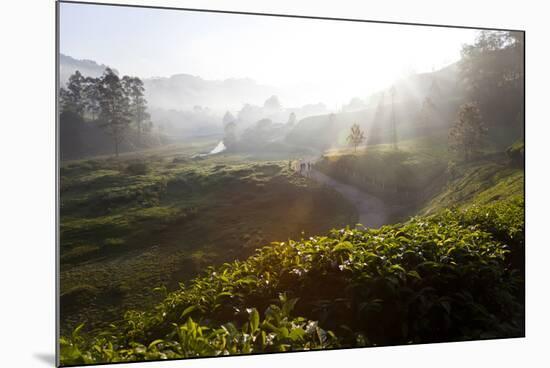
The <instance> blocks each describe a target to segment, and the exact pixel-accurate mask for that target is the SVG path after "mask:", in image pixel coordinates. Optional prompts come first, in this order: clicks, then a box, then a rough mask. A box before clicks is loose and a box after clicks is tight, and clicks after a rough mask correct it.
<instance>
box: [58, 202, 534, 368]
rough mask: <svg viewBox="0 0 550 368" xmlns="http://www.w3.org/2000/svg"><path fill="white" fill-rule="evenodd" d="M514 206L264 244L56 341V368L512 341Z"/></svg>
mask: <svg viewBox="0 0 550 368" xmlns="http://www.w3.org/2000/svg"><path fill="white" fill-rule="evenodd" d="M522 206H523V203H522V202H521V201H520V200H517V199H516V200H513V201H508V202H506V203H501V204H495V205H490V206H474V207H471V208H470V209H468V210H465V211H458V210H455V211H450V210H448V211H444V212H442V213H440V214H438V215H432V216H426V217H416V218H413V219H411V220H410V221H409V222H407V223H405V224H402V225H392V226H384V227H382V228H380V229H364V230H360V229H350V228H345V229H340V230H333V231H331V232H330V233H329V234H328V235H326V236H316V237H311V238H308V239H302V240H300V241H293V240H289V241H287V242H282V243H272V244H271V245H269V246H265V247H263V248H261V249H259V250H258V251H257V253H256V254H255V255H253V256H251V257H249V258H248V259H246V260H244V261H235V262H232V263H226V264H224V265H222V266H220V267H216V268H212V267H210V268H208V269H207V270H206V271H205V272H204V273H203V274H202V275H201V276H199V277H197V278H195V279H193V280H192V281H191V282H190V284H189V285H183V284H182V285H181V287H180V289H179V290H177V291H174V292H171V293H168V294H167V295H166V297H165V299H164V301H163V302H162V303H160V304H159V305H157V306H156V307H155V308H154V309H153V310H151V311H147V312H138V311H128V312H127V313H126V315H125V318H124V320H123V321H119V322H117V323H115V324H114V325H113V326H112V328H111V329H109V330H104V331H94V332H91V333H87V334H81V333H80V331H76V332H75V333H74V334H73V336H72V337H64V338H63V339H62V341H61V345H62V346H61V347H62V349H61V357H62V363H63V364H76V363H79V362H80V363H82V362H86V363H89V362H94V363H97V362H110V361H129V360H147V359H168V358H176V357H191V356H198V355H201V356H202V355H221V354H243V353H251V352H263V351H287V350H307V349H316V348H327V347H354V346H377V345H393V344H407V343H427V342H439V341H458V340H470V339H483V338H495V337H517V336H523V334H524V324H523V323H524V317H523V316H524V311H523V304H522V300H521V297H520V295H521V294H522V290H523V278H522V275H521V273H518V272H517V271H516V270H514V269H513V267H512V266H513V265H514V262H510V258H509V257H510V255H511V254H513V252H514V248H515V247H516V246H519V244H523V242H522V239H523V228H524V226H523V213H522V211H523V207H522ZM511 250H512V253H511ZM518 252H519V250H518ZM161 290H165V289H161ZM277 300H279V305H275V304H274V302H275V301H277ZM260 311H265V312H264V313H263V316H264V318H263V320H261V321H260V319H261V318H260V313H259V312H260ZM292 311H294V313H291V312H292ZM320 326H322V328H321V327H320ZM329 331H331V332H329Z"/></svg>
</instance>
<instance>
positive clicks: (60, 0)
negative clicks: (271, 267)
mask: <svg viewBox="0 0 550 368" xmlns="http://www.w3.org/2000/svg"><path fill="white" fill-rule="evenodd" d="M57 2H58V3H65V4H84V5H104V6H115V7H122V8H141V9H158V10H180V11H191V12H201V13H217V14H238V15H259V16H264V17H284V18H298V19H317V20H336V21H347V22H360V23H379V24H399V25H404V26H421V27H438V28H460V29H475V30H484V31H508V32H525V30H522V29H509V28H491V27H474V26H458V25H449V24H430V23H414V22H399V21H384V20H372V19H358V18H339V17H323V16H314V15H295V14H281V13H258V12H246V11H236V10H214V9H198V8H176V7H171V6H158V5H136V4H120V3H101V2H96V1H90V2H88V1H78V0H58V1H57Z"/></svg>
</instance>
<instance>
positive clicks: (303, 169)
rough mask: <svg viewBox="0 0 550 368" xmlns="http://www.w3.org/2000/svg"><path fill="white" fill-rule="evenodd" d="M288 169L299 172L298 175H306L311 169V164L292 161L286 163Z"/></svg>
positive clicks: (309, 162)
mask: <svg viewBox="0 0 550 368" xmlns="http://www.w3.org/2000/svg"><path fill="white" fill-rule="evenodd" d="M288 168H289V169H293V168H294V170H296V171H298V172H300V174H305V175H308V174H309V172H310V171H311V169H312V168H313V163H311V161H303V160H301V159H300V160H298V161H296V162H293V161H292V160H289V161H288Z"/></svg>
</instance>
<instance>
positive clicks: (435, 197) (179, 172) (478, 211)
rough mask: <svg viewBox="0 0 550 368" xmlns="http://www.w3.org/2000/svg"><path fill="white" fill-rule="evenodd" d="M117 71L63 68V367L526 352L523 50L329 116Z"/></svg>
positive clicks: (467, 60) (514, 45) (407, 82)
mask: <svg viewBox="0 0 550 368" xmlns="http://www.w3.org/2000/svg"><path fill="white" fill-rule="evenodd" d="M98 61H101V60H98ZM115 67H116V68H118V66H117V65H113V66H110V65H109V66H106V65H102V64H98V63H96V62H95V61H91V60H79V59H76V58H73V57H71V56H68V55H63V54H62V55H61V57H60V74H59V77H60V91H59V123H58V132H59V142H60V143H59V144H60V145H59V157H60V165H59V178H60V180H59V205H60V209H59V211H60V212H59V214H60V218H59V220H60V227H59V236H60V246H59V262H60V299H59V300H60V330H61V335H62V338H61V341H60V344H61V361H62V364H63V365H73V364H90V363H104V362H123V361H136V360H158V359H173V358H188V357H198V356H218V355H230V354H248V353H258V352H274V351H294V350H312V349H329V348H340V347H364V346H385V345H397V344H415V343H429V342H444V341H465V340H474V339H489V338H505V337H521V336H524V333H525V332H524V273H525V269H524V263H525V262H524V261H525V258H524V142H523V134H524V132H523V129H524V106H523V103H524V99H523V94H524V85H523V35H522V34H521V33H518V32H504V31H502V32H501V31H481V32H478V33H477V35H476V38H475V39H474V40H472V42H471V43H469V44H464V45H463V46H462V48H461V52H460V59H459V60H457V61H456V62H452V63H449V64H448V65H446V66H444V67H442V68H438V69H436V70H432V71H429V72H421V73H420V72H418V73H417V72H414V73H413V72H411V73H408V74H407V75H404V76H399V75H396V76H394V80H395V81H394V82H393V83H390V84H388V85H386V86H385V87H382V88H379V89H378V88H377V89H376V90H374V91H372V92H371V93H369V94H368V95H367V96H363V97H354V94H353V92H347V91H345V90H342V91H340V92H339V93H341V94H342V95H343V96H345V98H346V99H347V101H348V102H346V103H341V104H340V105H339V106H336V107H335V106H334V104H330V103H324V102H319V100H317V99H314V98H313V97H312V99H309V98H308V94H304V93H303V92H302V90H300V91H298V92H299V93H301V94H302V95H301V100H300V101H305V102H304V103H298V102H296V101H298V100H292V99H291V98H290V97H288V99H286V100H285V96H290V93H289V92H288V91H283V89H282V88H279V87H272V86H270V85H267V84H260V83H257V82H255V81H254V80H252V79H249V78H233V79H225V80H208V79H203V78H201V77H196V76H191V75H187V74H179V75H174V76H172V77H152V78H141V77H137V76H128V75H126V72H125V70H122V69H120V70H119V69H115ZM327 88H329V87H327ZM365 90H369V91H371V89H369V88H368V86H365ZM295 92H296V93H298V92H297V91H295ZM285 101H291V102H285Z"/></svg>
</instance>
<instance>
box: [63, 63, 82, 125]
mask: <svg viewBox="0 0 550 368" xmlns="http://www.w3.org/2000/svg"><path fill="white" fill-rule="evenodd" d="M84 82H85V78H84V77H83V76H82V74H80V72H79V71H78V70H77V71H75V72H74V74H72V75H71V76H70V77H69V81H68V83H67V88H66V89H65V88H61V89H60V91H59V97H60V104H61V109H62V111H72V112H74V113H76V114H78V115H80V116H82V114H83V113H84V109H85V102H84Z"/></svg>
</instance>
